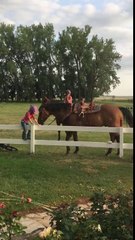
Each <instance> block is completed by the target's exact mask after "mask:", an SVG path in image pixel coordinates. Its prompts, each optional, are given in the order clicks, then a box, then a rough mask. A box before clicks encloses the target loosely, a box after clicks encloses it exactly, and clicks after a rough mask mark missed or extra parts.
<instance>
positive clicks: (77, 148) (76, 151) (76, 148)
mask: <svg viewBox="0 0 135 240" xmlns="http://www.w3.org/2000/svg"><path fill="white" fill-rule="evenodd" d="M73 139H74V141H78V135H77V132H73ZM78 151H79V147H78V146H76V147H75V151H74V153H75V154H76V153H78Z"/></svg>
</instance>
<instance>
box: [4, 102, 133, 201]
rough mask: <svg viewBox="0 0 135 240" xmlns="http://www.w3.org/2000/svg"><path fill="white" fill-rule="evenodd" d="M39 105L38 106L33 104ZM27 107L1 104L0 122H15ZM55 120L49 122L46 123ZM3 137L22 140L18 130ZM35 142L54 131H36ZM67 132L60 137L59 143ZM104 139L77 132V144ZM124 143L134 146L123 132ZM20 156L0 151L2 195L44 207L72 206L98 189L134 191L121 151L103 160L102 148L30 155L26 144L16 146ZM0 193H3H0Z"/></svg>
mask: <svg viewBox="0 0 135 240" xmlns="http://www.w3.org/2000/svg"><path fill="white" fill-rule="evenodd" d="M37 105H38V106H39V105H40V104H37ZM28 108H29V104H28V103H0V109H1V113H0V124H18V123H20V120H21V117H22V116H23V115H24V113H25V112H26V111H27V109H28ZM52 119H53V118H50V119H48V121H47V123H46V124H48V123H49V122H51V120H52ZM0 135H1V137H2V138H4V137H5V138H9V137H11V138H13V137H14V138H21V131H15V132H13V131H0ZM36 138H38V139H57V132H56V133H55V132H51V133H50V132H48V133H47V132H46V133H45V132H41V131H38V132H37V133H36ZM64 138H65V133H62V139H64ZM85 139H87V140H91V141H108V140H109V136H108V135H107V134H105V133H102V134H101V133H98V134H97V133H89V134H88V133H87V134H86V133H79V140H85ZM124 141H125V142H132V141H133V139H132V136H131V134H126V135H125V138H124ZM16 147H17V148H18V152H2V151H1V152H0V191H4V192H7V193H14V194H15V195H16V196H21V195H22V194H24V195H25V196H26V197H31V198H32V199H33V200H34V201H37V202H40V203H44V204H58V203H61V202H72V201H74V200H76V199H78V198H82V197H90V196H91V195H92V194H93V192H95V191H99V190H102V191H104V192H106V193H108V194H113V193H117V192H119V191H121V192H125V191H127V190H129V189H130V188H133V152H132V151H131V150H124V157H123V158H122V159H120V158H119V157H118V156H116V150H113V152H112V154H111V155H110V156H108V157H105V152H106V149H102V148H101V149H100V148H84V147H81V148H80V151H79V153H78V154H77V155H74V154H73V151H74V148H73V147H71V152H70V154H69V155H68V156H67V155H65V152H66V149H65V147H58V146H57V147H51V146H36V153H35V154H30V153H29V145H17V146H16ZM0 195H1V194H0Z"/></svg>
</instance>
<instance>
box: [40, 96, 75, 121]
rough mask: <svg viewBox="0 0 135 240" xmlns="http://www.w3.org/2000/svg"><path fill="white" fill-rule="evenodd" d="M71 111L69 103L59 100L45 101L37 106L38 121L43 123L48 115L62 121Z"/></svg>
mask: <svg viewBox="0 0 135 240" xmlns="http://www.w3.org/2000/svg"><path fill="white" fill-rule="evenodd" d="M70 113H71V105H70V104H68V103H63V102H60V101H56V100H55V101H53V100H52V101H51V100H49V101H45V102H43V103H42V105H41V106H40V107H39V116H38V123H39V124H43V123H44V122H45V121H46V120H47V118H48V117H49V116H50V115H53V116H54V117H55V118H56V122H57V123H62V122H63V120H64V119H65V117H67V116H68V115H69V114H70Z"/></svg>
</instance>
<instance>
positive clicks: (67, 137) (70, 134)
mask: <svg viewBox="0 0 135 240" xmlns="http://www.w3.org/2000/svg"><path fill="white" fill-rule="evenodd" d="M71 136H72V132H66V141H68V140H69V139H70V138H71ZM66 148H67V151H66V154H68V153H69V151H70V147H69V146H67V147H66Z"/></svg>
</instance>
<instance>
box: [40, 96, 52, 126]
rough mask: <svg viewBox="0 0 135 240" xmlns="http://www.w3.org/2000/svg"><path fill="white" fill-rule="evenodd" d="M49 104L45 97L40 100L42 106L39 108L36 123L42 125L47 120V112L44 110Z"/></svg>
mask: <svg viewBox="0 0 135 240" xmlns="http://www.w3.org/2000/svg"><path fill="white" fill-rule="evenodd" d="M49 102H50V100H49V99H48V98H47V97H45V98H44V99H43V100H42V104H41V106H40V107H39V115H38V123H39V124H41V125H43V124H44V122H45V121H46V120H47V118H48V117H49V115H50V114H49V112H48V111H47V110H46V105H47V104H48V103H49Z"/></svg>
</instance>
